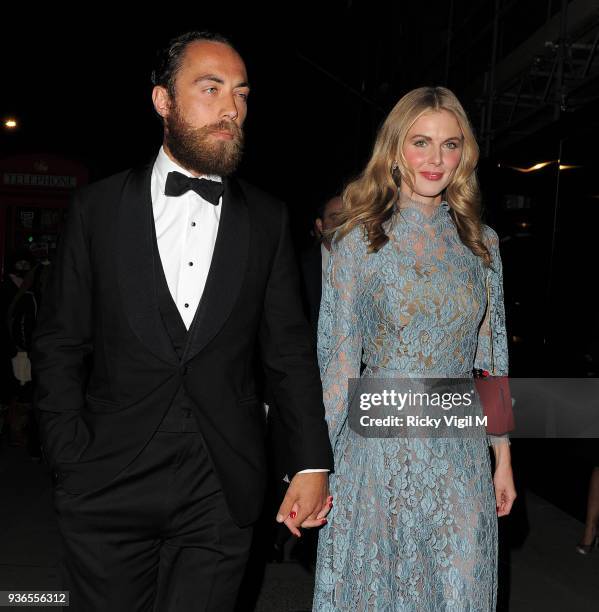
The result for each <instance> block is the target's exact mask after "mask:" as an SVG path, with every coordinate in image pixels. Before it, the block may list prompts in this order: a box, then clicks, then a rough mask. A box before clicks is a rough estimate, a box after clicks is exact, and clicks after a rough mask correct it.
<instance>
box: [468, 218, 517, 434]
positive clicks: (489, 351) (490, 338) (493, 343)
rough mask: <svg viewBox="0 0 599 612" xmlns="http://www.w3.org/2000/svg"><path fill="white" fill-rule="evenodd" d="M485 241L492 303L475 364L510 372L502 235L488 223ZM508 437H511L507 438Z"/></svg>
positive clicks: (493, 372) (494, 373)
mask: <svg viewBox="0 0 599 612" xmlns="http://www.w3.org/2000/svg"><path fill="white" fill-rule="evenodd" d="M485 242H486V244H487V247H488V248H489V251H490V252H491V267H490V268H488V269H487V281H486V282H487V283H488V295H489V304H488V305H487V311H486V313H485V317H484V319H483V322H482V323H481V326H480V329H479V332H478V345H477V349H476V357H475V359H474V367H475V368H477V369H481V370H487V371H488V372H490V374H491V375H492V376H507V375H508V349H507V332H506V327H505V307H504V302H503V268H502V265H501V255H500V253H499V238H498V236H497V234H496V233H495V231H494V230H492V229H491V228H490V227H487V226H485ZM508 438H509V437H508V435H507V434H505V435H503V436H488V440H489V444H497V443H501V442H505V441H506V440H508ZM508 441H509V440H508Z"/></svg>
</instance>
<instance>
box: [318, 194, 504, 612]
mask: <svg viewBox="0 0 599 612" xmlns="http://www.w3.org/2000/svg"><path fill="white" fill-rule="evenodd" d="M387 234H388V235H389V237H390V240H389V242H388V243H387V244H386V245H385V246H384V247H383V248H382V249H380V250H379V251H378V252H377V253H374V254H368V253H367V243H366V241H365V239H364V237H363V231H362V229H361V228H356V229H355V230H354V231H352V232H351V233H350V234H349V235H347V236H346V237H345V238H344V239H343V240H341V241H340V242H339V243H337V244H334V246H333V252H332V257H331V259H330V261H329V267H328V272H327V280H326V282H325V283H324V287H323V296H322V304H321V310H320V321H319V330H318V359H319V364H320V369H321V375H322V381H323V388H324V398H325V407H326V417H327V422H328V425H329V431H330V437H331V442H332V445H333V449H334V454H335V473H334V474H332V475H331V494H332V495H333V496H334V508H333V510H332V512H331V513H330V515H329V523H328V525H327V526H325V527H324V528H323V529H321V531H320V535H319V543H318V560H317V567H316V583H315V593H314V607H313V609H314V610H315V611H316V612H328V611H333V610H336V611H337V610H338V611H342V612H363V611H366V610H368V611H370V610H373V611H377V612H383V611H389V612H396V611H402V612H403V611H406V612H407V611H410V612H411V611H413V612H428V611H430V612H440V611H444V610H452V611H458V610H459V611H460V612H466V611H472V612H485V611H488V610H495V604H496V592H497V585H496V576H497V515H496V506H495V495H494V491H493V486H492V475H491V465H490V458H489V449H488V441H487V440H486V439H484V438H479V439H476V438H436V439H435V438H419V439H415V438H397V439H389V438H387V439H376V438H374V439H373V438H364V437H361V436H360V435H358V434H357V433H355V432H354V431H353V430H351V429H350V428H349V427H348V426H347V379H348V378H350V377H354V378H357V377H359V376H360V360H361V359H362V360H363V362H364V364H365V365H366V369H365V370H364V372H363V373H362V376H371V377H393V378H400V377H420V378H428V377H452V378H462V377H469V376H471V375H472V368H473V367H476V368H481V369H486V370H489V371H492V370H493V368H492V365H494V372H493V373H494V374H497V375H505V374H507V343H506V333H505V315H504V307H503V288H502V272H501V261H500V258H499V250H498V239H497V235H496V234H495V232H494V231H493V230H491V229H490V228H488V227H485V240H486V243H487V246H488V247H489V249H490V252H491V255H492V268H488V267H485V266H484V263H483V262H482V260H481V259H480V258H478V257H476V256H475V255H473V254H472V252H471V251H470V250H469V249H468V248H467V247H465V246H464V245H463V244H462V242H461V241H460V239H459V237H458V234H457V230H456V227H455V225H454V223H453V220H452V218H451V216H450V213H449V206H448V205H447V203H445V202H444V203H442V204H441V205H440V206H435V207H430V206H428V207H427V206H425V205H422V204H419V203H416V202H411V201H406V202H402V205H401V207H400V208H399V210H396V212H395V213H394V215H393V217H392V219H391V220H390V221H389V222H388V225H387ZM487 278H488V283H489V285H488V286H489V289H490V295H491V299H490V304H489V308H488V309H487V301H488V300H487ZM491 329H492V332H491ZM491 343H492V344H493V347H492V350H491ZM491 355H492V357H491ZM491 359H492V360H493V364H492V363H491Z"/></svg>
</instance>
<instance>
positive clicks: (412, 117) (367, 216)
mask: <svg viewBox="0 0 599 612" xmlns="http://www.w3.org/2000/svg"><path fill="white" fill-rule="evenodd" d="M440 110H446V111H449V112H451V113H453V114H454V116H455V118H456V120H457V122H458V124H459V126H460V129H461V131H462V135H463V137H464V142H463V148H462V157H461V159H460V163H459V164H458V167H457V168H456V169H455V171H454V174H453V177H452V179H451V182H450V183H449V185H447V187H446V189H445V199H446V200H447V203H448V204H449V207H450V215H451V217H452V218H453V221H454V223H455V225H456V228H457V231H458V234H459V236H460V239H461V241H462V242H463V243H464V245H466V246H467V247H468V248H469V249H470V250H471V251H472V252H473V253H474V254H475V255H476V256H478V257H481V258H482V259H483V261H484V262H485V265H490V261H491V256H490V253H489V250H488V248H487V247H486V245H485V243H484V241H483V228H482V223H481V220H480V190H479V187H478V181H477V178H476V165H477V163H478V155H479V149H478V144H477V143H476V139H475V137H474V133H473V131H472V127H471V126H470V122H469V121H468V117H467V115H466V112H465V111H464V108H463V107H462V105H461V104H460V102H459V100H458V99H457V97H456V96H455V94H454V93H453V92H452V91H450V90H449V89H446V88H445V87H420V88H418V89H413V90H412V91H410V92H409V93H407V94H406V95H405V96H403V98H401V100H399V102H398V103H397V104H396V105H395V106H394V108H393V110H392V111H391V112H390V113H389V115H388V117H387V118H386V119H385V122H384V123H383V125H382V126H381V128H380V130H379V132H378V134H377V137H376V141H375V143H374V149H373V152H372V156H371V158H370V160H369V162H368V164H367V165H366V168H365V169H364V170H363V172H362V173H361V174H360V175H359V176H358V178H356V179H355V180H353V181H352V182H351V183H349V184H348V185H347V187H346V188H345V190H344V191H343V211H342V213H341V223H340V224H339V225H338V226H337V227H336V228H335V230H336V232H337V233H336V235H335V240H341V239H342V238H343V237H344V236H346V235H347V234H348V233H349V232H350V231H351V230H352V229H353V228H355V227H356V226H359V225H361V226H362V227H363V228H364V231H365V234H366V236H367V239H368V243H369V247H368V251H369V252H370V253H374V252H376V251H378V250H379V249H380V248H382V247H383V246H384V245H385V244H386V243H387V242H388V240H389V237H388V236H387V234H386V233H385V229H384V227H383V224H384V223H385V221H387V220H388V219H390V218H391V215H392V214H393V211H394V208H395V205H396V203H397V199H398V197H399V186H400V183H401V179H403V180H404V182H405V183H406V184H407V185H408V186H409V187H410V188H411V189H412V188H413V185H414V180H415V177H414V175H413V172H412V171H411V170H410V169H409V168H408V165H407V163H406V160H405V157H404V154H403V145H404V142H405V139H406V135H407V133H408V131H409V130H410V128H411V127H412V125H414V122H416V121H417V120H418V118H419V117H420V116H421V115H423V114H424V113H427V112H431V111H440ZM395 162H397V166H396V167H395V166H394V163H395ZM335 230H333V231H335Z"/></svg>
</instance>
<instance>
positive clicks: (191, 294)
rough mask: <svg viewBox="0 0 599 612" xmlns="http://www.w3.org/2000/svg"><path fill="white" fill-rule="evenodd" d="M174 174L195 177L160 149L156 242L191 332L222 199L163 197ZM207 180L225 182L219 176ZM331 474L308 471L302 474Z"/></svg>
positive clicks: (155, 172)
mask: <svg viewBox="0 0 599 612" xmlns="http://www.w3.org/2000/svg"><path fill="white" fill-rule="evenodd" d="M174 171H176V172H181V174H185V176H190V177H193V174H192V173H191V172H189V170H186V169H185V168H183V167H181V166H179V164H177V163H175V162H174V161H173V160H172V159H171V158H170V157H169V156H168V155H167V154H166V152H165V151H164V147H160V151H159V152H158V156H157V157H156V161H155V162H154V168H153V169H152V182H151V192H152V212H153V214H154V225H155V227H156V240H157V241H158V252H159V253H160V260H161V261H162V267H163V269H164V275H165V276H166V282H167V284H168V288H169V290H170V292H171V295H172V297H173V300H174V301H175V304H176V305H177V309H178V310H179V313H180V314H181V318H182V319H183V323H185V327H186V328H187V329H189V328H190V327H191V322H192V321H193V317H194V316H195V312H196V310H197V307H198V304H199V303H200V298H201V297H202V293H204V287H205V286H206V279H207V277H208V271H209V270H210V264H211V262H212V254H213V253H214V244H215V242H216V235H217V233H218V224H219V221H220V213H221V210H222V203H223V199H222V197H221V198H220V201H219V203H218V206H214V204H211V203H210V202H207V201H206V200H204V198H202V196H200V195H198V194H197V193H196V192H195V191H192V190H189V191H188V192H187V193H184V194H183V195H180V196H176V197H173V196H166V195H164V187H165V185H166V177H167V175H168V173H169V172H174ZM204 178H207V179H209V180H212V181H220V182H222V178H221V177H220V176H205V177H204ZM328 471H329V470H322V469H307V470H301V472H299V473H300V474H302V473H307V472H328Z"/></svg>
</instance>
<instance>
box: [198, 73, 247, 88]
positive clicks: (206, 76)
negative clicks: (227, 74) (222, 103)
mask: <svg viewBox="0 0 599 612" xmlns="http://www.w3.org/2000/svg"><path fill="white" fill-rule="evenodd" d="M200 81H211V82H213V83H219V84H220V85H224V83H225V81H224V80H223V79H222V78H221V77H219V76H217V75H216V74H202V75H201V76H199V77H197V78H196V79H195V82H196V83H199V82H200ZM249 86H250V84H249V83H248V82H247V81H242V82H241V83H238V84H237V85H235V88H238V87H249Z"/></svg>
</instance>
